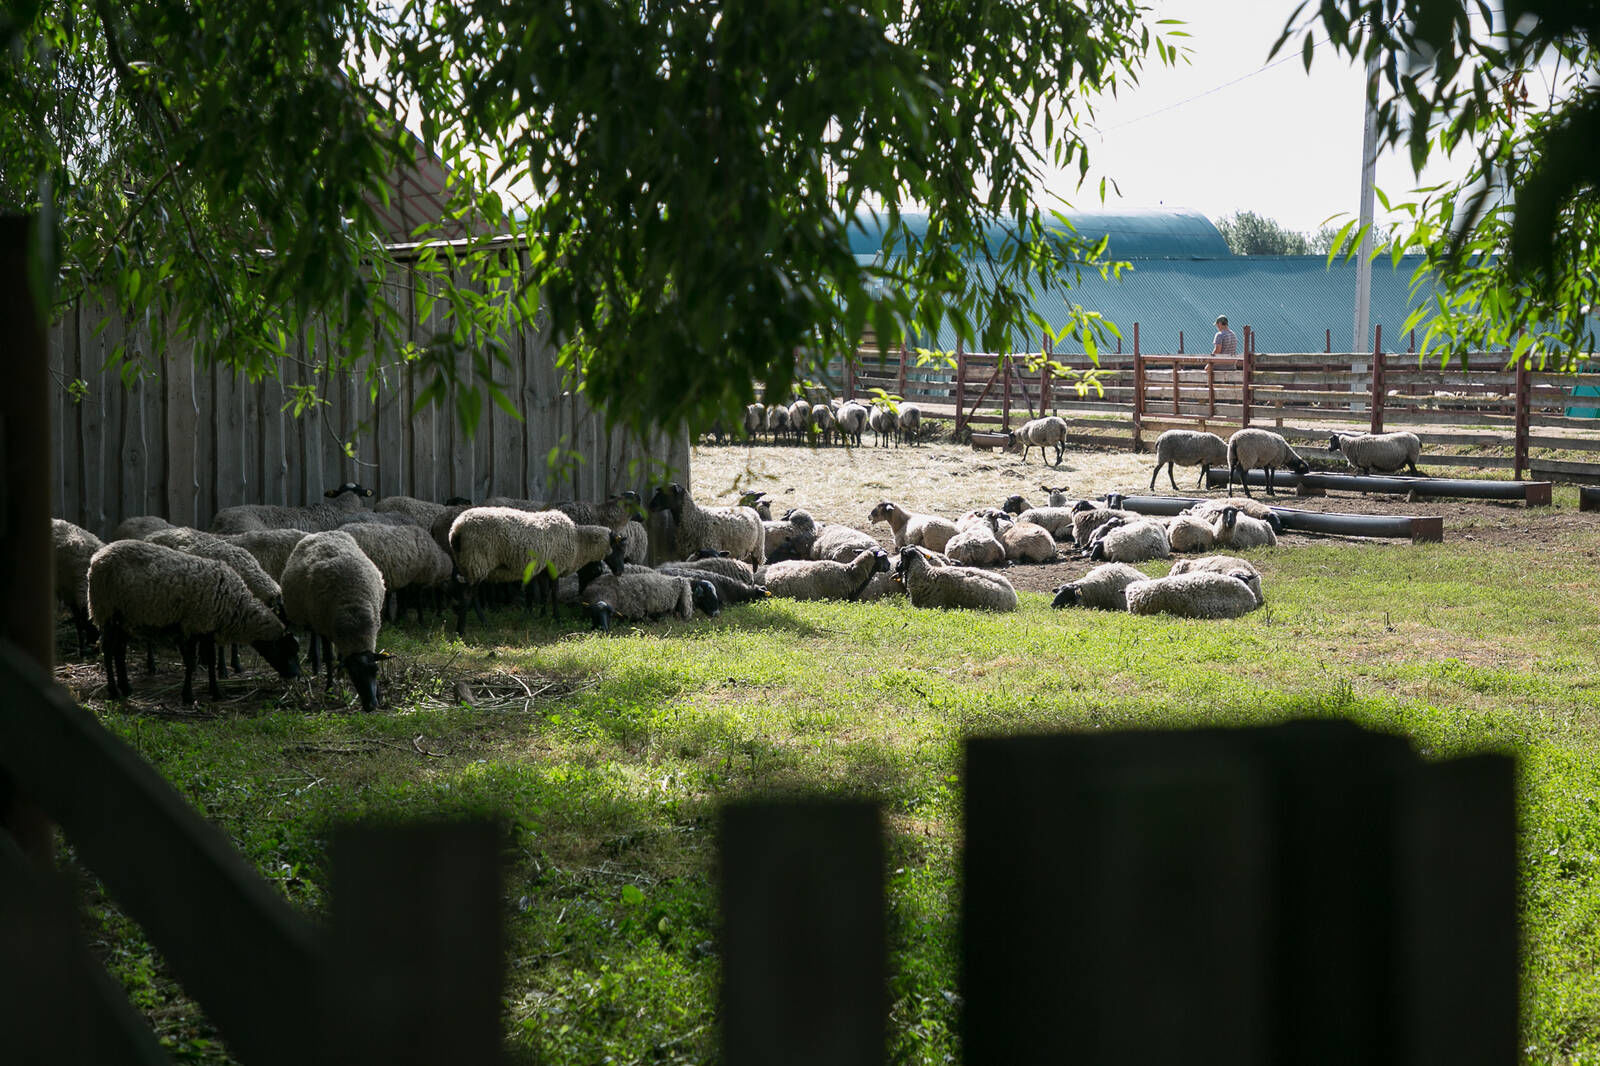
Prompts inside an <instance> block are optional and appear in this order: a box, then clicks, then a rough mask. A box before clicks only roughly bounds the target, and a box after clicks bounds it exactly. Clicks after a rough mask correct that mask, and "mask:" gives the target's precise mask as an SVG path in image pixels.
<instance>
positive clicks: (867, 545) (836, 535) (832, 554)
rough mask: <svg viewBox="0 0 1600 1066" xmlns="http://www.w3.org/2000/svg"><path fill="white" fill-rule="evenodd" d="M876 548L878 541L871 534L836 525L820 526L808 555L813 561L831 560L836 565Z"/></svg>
mask: <svg viewBox="0 0 1600 1066" xmlns="http://www.w3.org/2000/svg"><path fill="white" fill-rule="evenodd" d="M878 546H879V545H878V541H877V539H876V538H875V537H873V536H872V534H870V533H863V532H862V531H861V530H859V529H854V528H852V527H850V526H844V525H837V524H836V525H830V526H822V527H821V528H820V529H819V530H818V531H817V539H816V540H814V541H812V542H811V553H810V554H811V558H813V559H831V560H833V561H834V562H836V563H847V562H849V561H850V560H851V559H854V558H855V557H856V556H857V555H860V554H861V553H862V552H863V551H871V550H872V549H873V548H876V547H878Z"/></svg>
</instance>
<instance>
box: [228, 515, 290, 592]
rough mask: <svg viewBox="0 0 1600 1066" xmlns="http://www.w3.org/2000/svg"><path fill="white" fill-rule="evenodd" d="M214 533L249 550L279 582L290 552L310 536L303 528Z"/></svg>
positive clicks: (281, 580) (262, 566)
mask: <svg viewBox="0 0 1600 1066" xmlns="http://www.w3.org/2000/svg"><path fill="white" fill-rule="evenodd" d="M213 535H214V536H217V537H220V538H221V539H222V540H224V541H226V542H227V543H229V544H233V545H236V546H237V547H240V548H243V549H244V550H245V551H247V552H249V553H250V555H251V556H252V557H253V558H254V559H255V561H256V562H257V563H259V564H260V566H261V569H263V570H265V571H266V572H267V576H268V577H270V578H272V580H274V581H276V582H278V583H279V584H282V582H283V568H284V567H285V566H287V565H288V563H289V553H290V552H292V551H294V546H295V545H296V544H299V543H300V542H301V541H302V540H304V539H305V538H306V537H307V536H308V534H307V533H306V532H305V530H303V529H252V530H251V531H250V532H248V533H217V534H213Z"/></svg>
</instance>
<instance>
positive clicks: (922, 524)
mask: <svg viewBox="0 0 1600 1066" xmlns="http://www.w3.org/2000/svg"><path fill="white" fill-rule="evenodd" d="M867 518H868V520H869V521H870V522H871V523H872V524H873V525H877V524H878V523H879V522H887V523H888V524H889V528H890V529H891V530H892V531H893V532H894V548H895V551H899V550H900V549H902V548H904V547H905V546H906V545H908V544H914V545H916V546H917V547H920V548H927V549H929V550H930V551H936V552H942V551H944V549H945V545H946V544H948V543H949V542H950V538H951V537H953V536H955V535H956V532H957V530H956V524H955V523H954V522H952V521H950V520H949V519H948V518H940V517H939V516H938V515H931V514H913V513H912V512H910V511H907V510H906V509H905V508H903V507H901V506H899V505H898V504H895V503H891V502H890V501H888V500H884V501H883V502H881V503H879V504H878V506H876V507H874V508H873V509H872V513H871V514H870V515H868V516H867Z"/></svg>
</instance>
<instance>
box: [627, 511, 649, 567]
mask: <svg viewBox="0 0 1600 1066" xmlns="http://www.w3.org/2000/svg"><path fill="white" fill-rule="evenodd" d="M622 539H623V540H624V541H626V542H627V547H626V548H625V549H624V550H623V553H622V558H623V559H624V560H625V561H627V562H630V563H643V562H646V561H647V560H648V559H649V558H650V533H649V532H648V531H647V530H646V529H645V527H644V523H642V522H639V521H633V522H629V523H628V524H627V525H626V526H623V527H622Z"/></svg>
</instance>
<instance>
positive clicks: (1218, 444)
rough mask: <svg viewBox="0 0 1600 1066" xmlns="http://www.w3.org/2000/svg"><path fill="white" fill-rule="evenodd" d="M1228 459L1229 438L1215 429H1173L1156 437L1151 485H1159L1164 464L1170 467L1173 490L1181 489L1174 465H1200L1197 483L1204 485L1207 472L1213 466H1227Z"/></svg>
mask: <svg viewBox="0 0 1600 1066" xmlns="http://www.w3.org/2000/svg"><path fill="white" fill-rule="evenodd" d="M1227 462H1228V442H1227V441H1225V440H1223V439H1222V438H1221V437H1219V436H1217V435H1216V434H1215V433H1202V432H1200V431H1198V430H1193V429H1169V430H1167V431H1166V432H1165V433H1163V434H1161V436H1159V437H1157V438H1156V468H1155V469H1154V470H1152V471H1151V472H1150V488H1151V489H1152V490H1153V489H1154V488H1155V487H1156V476H1157V475H1159V474H1160V473H1161V468H1162V467H1163V466H1165V467H1166V468H1167V480H1168V481H1169V482H1171V483H1172V490H1173V491H1174V492H1176V491H1177V490H1178V481H1177V478H1175V477H1174V476H1173V467H1174V466H1198V467H1199V468H1200V480H1199V481H1198V482H1197V483H1196V484H1197V485H1204V484H1205V481H1206V474H1207V473H1209V472H1210V470H1211V468H1212V467H1213V466H1224V465H1226V464H1227Z"/></svg>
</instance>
